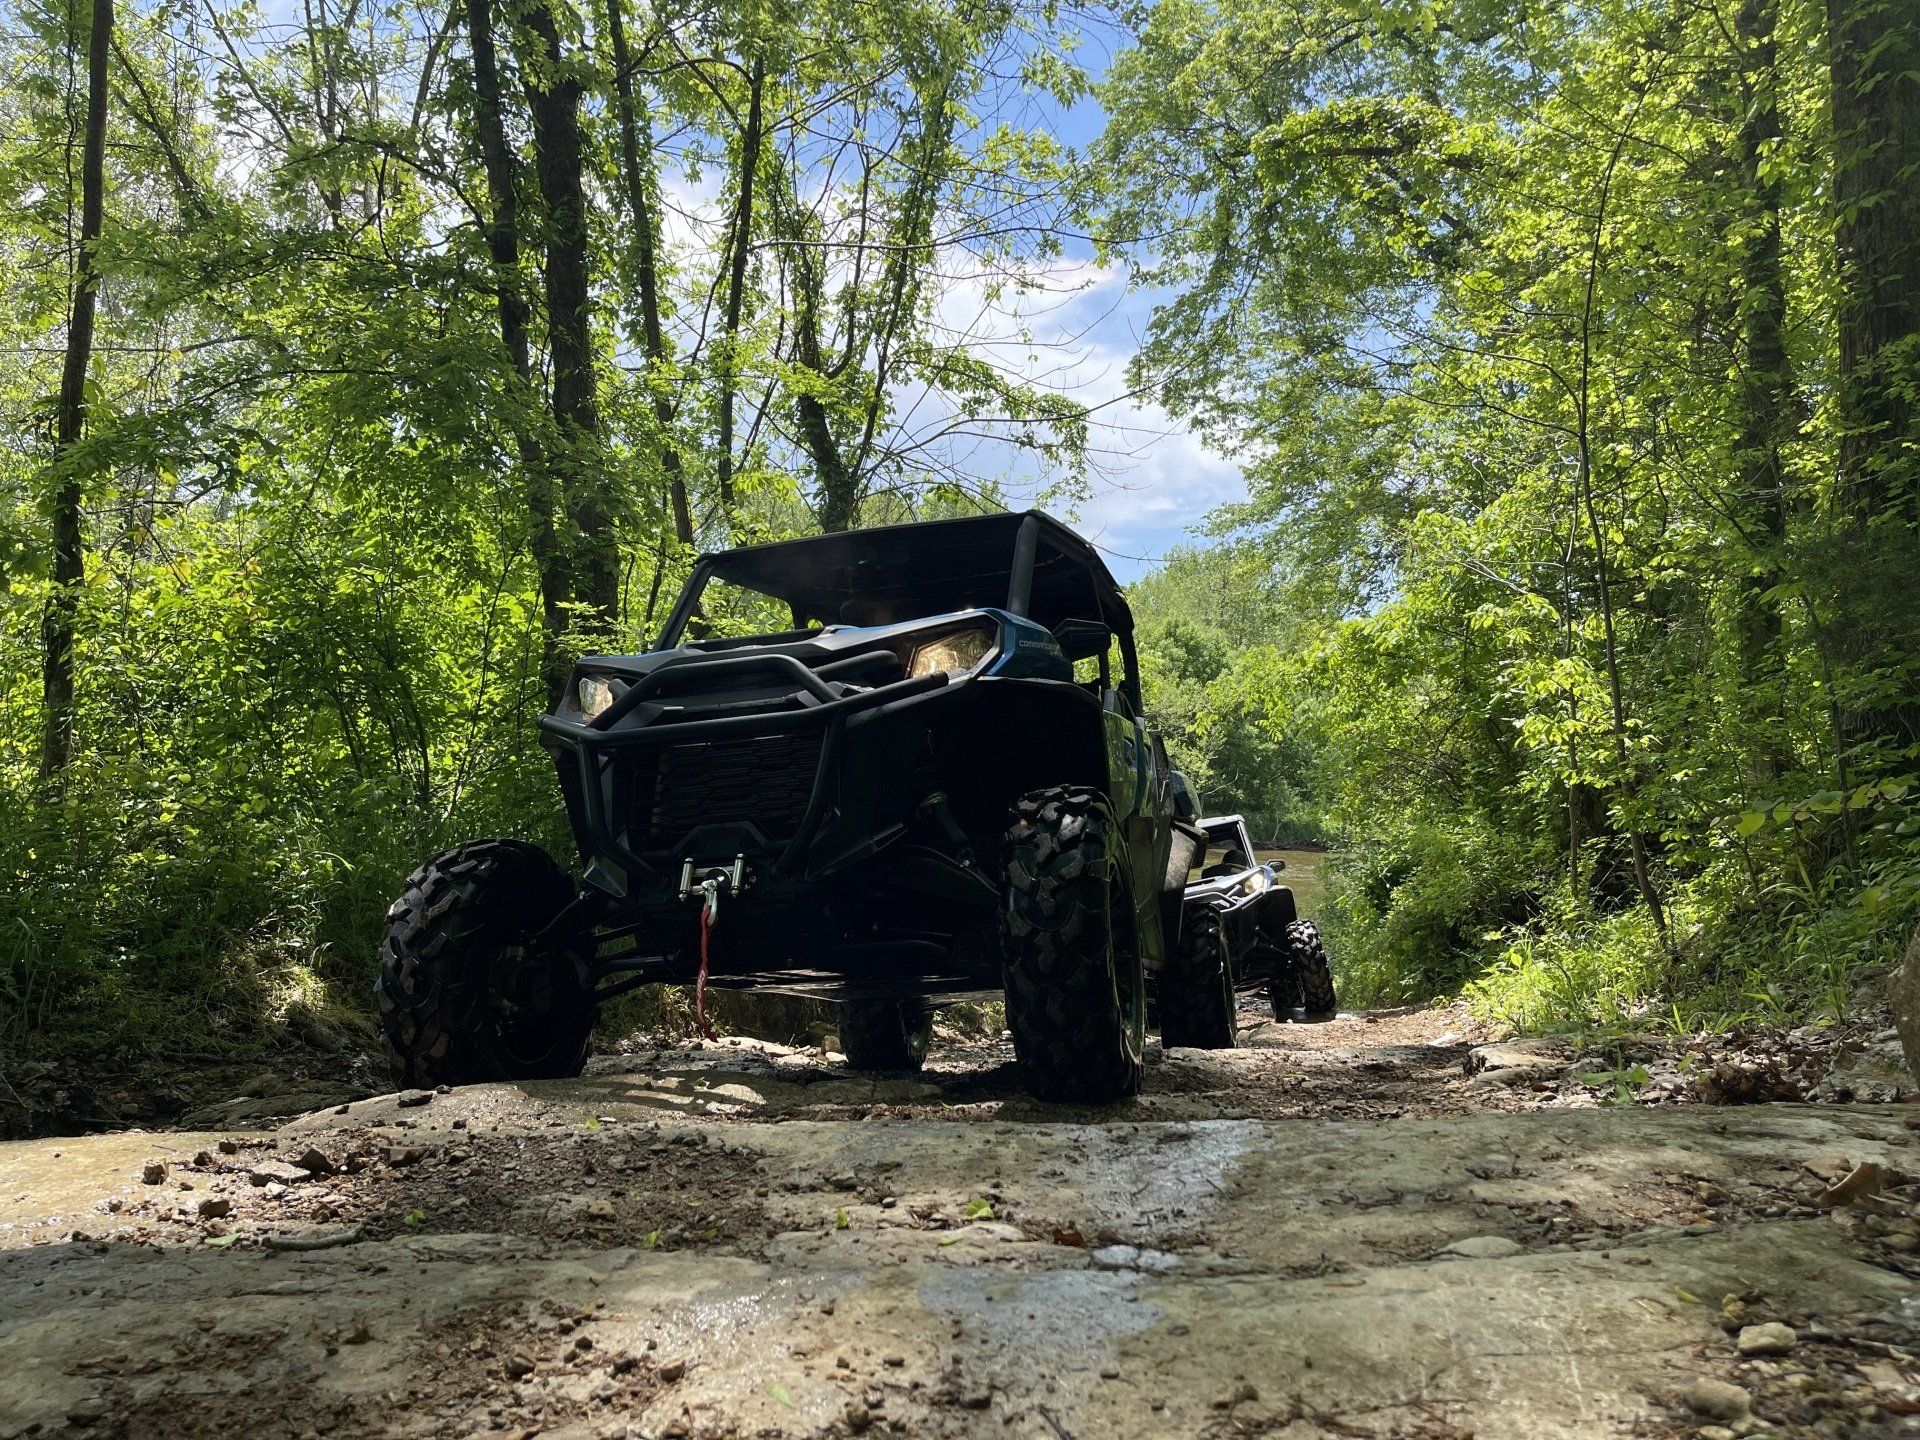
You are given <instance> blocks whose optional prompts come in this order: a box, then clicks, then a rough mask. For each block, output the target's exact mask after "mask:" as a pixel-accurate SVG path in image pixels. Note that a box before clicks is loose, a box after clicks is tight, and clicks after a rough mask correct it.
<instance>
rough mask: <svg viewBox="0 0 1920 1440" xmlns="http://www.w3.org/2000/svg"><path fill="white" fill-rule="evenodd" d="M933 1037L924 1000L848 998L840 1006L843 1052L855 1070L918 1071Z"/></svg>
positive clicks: (849, 1064) (931, 1018) (928, 1012)
mask: <svg viewBox="0 0 1920 1440" xmlns="http://www.w3.org/2000/svg"><path fill="white" fill-rule="evenodd" d="M932 1039H933V1011H932V1009H931V1008H930V1007H929V1006H928V1005H927V1003H926V1002H925V1001H924V1000H848V1001H846V1002H845V1003H843V1004H842V1005H841V1006H840V1051H841V1053H842V1054H844V1055H845V1056H846V1057H847V1065H848V1067H849V1068H851V1069H854V1070H918V1069H919V1068H920V1067H921V1065H923V1064H925V1063H926V1058H927V1046H928V1044H929V1042H931V1041H932Z"/></svg>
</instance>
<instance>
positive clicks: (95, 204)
mask: <svg viewBox="0 0 1920 1440" xmlns="http://www.w3.org/2000/svg"><path fill="white" fill-rule="evenodd" d="M112 45H113V0H93V24H92V28H91V31H90V33H89V34H88V37H87V123H86V130H85V134H84V137H83V139H82V141H81V152H80V244H79V253H78V254H77V255H76V256H75V259H74V273H73V303H72V307H71V309H70V310H69V312H68V316H67V352H66V358H65V362H64V363H63V364H62V366H61V368H60V400H59V408H58V409H57V411H56V412H55V417H54V441H53V463H52V467H51V468H52V472H53V477H54V492H53V527H52V528H53V591H52V593H51V594H50V595H49V596H48V597H47V608H46V611H45V613H44V614H43V615H42V617H41V627H40V630H41V642H42V646H43V649H44V657H43V659H44V666H43V671H42V675H41V703H42V708H43V710H44V727H45V728H44V730H43V732H42V735H41V745H40V773H41V774H42V775H47V776H51V775H55V774H58V773H59V772H60V771H62V770H64V769H66V767H67V765H68V763H69V762H70V761H71V760H72V759H73V642H74V629H75V622H76V618H77V616H78V613H79V608H80V587H81V584H82V582H83V581H84V579H85V574H86V564H85V562H86V556H85V552H84V551H83V549H82V538H81V531H80V498H81V488H80V473H79V467H78V463H77V460H76V457H75V456H74V454H73V451H74V450H75V448H76V447H77V446H78V445H79V443H80V437H81V435H82V434H83V433H84V432H85V430H86V424H87V369H88V367H89V366H90V365H91V364H92V362H93V319H94V309H95V306H96V304H97V303H98V300H99V291H100V275H99V270H98V268H97V265H96V257H95V255H94V248H95V245H96V243H97V242H98V241H99V239H100V227H101V223H102V221H103V220H104V218H105V213H106V155H107V56H108V54H109V53H110V51H111V49H112Z"/></svg>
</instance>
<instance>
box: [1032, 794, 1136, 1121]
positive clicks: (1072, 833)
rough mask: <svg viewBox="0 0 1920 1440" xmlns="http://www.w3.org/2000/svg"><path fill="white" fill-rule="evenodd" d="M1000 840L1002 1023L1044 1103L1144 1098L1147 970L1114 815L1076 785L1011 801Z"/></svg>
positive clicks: (1100, 1101)
mask: <svg viewBox="0 0 1920 1440" xmlns="http://www.w3.org/2000/svg"><path fill="white" fill-rule="evenodd" d="M1013 814H1014V820H1013V825H1012V828H1010V829H1009V830H1008V831H1007V835H1006V843H1005V847H1004V857H1005V863H1006V876H1007V905H1006V910H1005V922H1006V923H1005V937H1004V938H1005V945H1006V982H1007V1028H1008V1029H1010V1030H1011V1031H1012V1032H1013V1050H1014V1054H1015V1055H1016V1056H1018V1057H1019V1060H1020V1062H1021V1064H1022V1065H1023V1066H1024V1067H1025V1068H1026V1072H1027V1077H1028V1084H1029V1086H1030V1088H1031V1089H1032V1090H1033V1093H1034V1094H1036V1095H1038V1096H1039V1097H1040V1098H1041V1099H1043V1100H1073V1101H1081V1102H1084V1103H1091V1104H1104V1103H1106V1102H1108V1101H1111V1100H1118V1099H1120V1098H1121V1097H1122V1096H1126V1095H1137V1094H1139V1093H1140V1056H1141V1051H1142V1049H1143V1048H1144V1045H1145V1038H1146V1010H1147V1004H1146V975H1145V972H1144V971H1143V970H1142V968H1141V958H1140V947H1139V944H1138V942H1137V940H1136V938H1135V935H1134V912H1133V893H1132V887H1131V885H1130V884H1129V882H1128V874H1127V864H1126V851H1125V848H1124V846H1123V844H1122V841H1121V835H1120V826H1119V822H1118V821H1116V820H1115V819H1114V818H1113V813H1112V812H1111V811H1110V810H1109V809H1108V808H1107V802H1106V800H1105V799H1104V798H1103V797H1102V796H1100V795H1098V794H1096V793H1094V792H1092V791H1090V790H1083V789H1079V788H1077V787H1067V788H1062V789H1055V790H1039V791H1035V792H1034V793H1033V794H1031V795H1028V796H1026V797H1025V798H1024V799H1022V800H1021V801H1020V802H1019V804H1017V805H1015V806H1014V811H1013Z"/></svg>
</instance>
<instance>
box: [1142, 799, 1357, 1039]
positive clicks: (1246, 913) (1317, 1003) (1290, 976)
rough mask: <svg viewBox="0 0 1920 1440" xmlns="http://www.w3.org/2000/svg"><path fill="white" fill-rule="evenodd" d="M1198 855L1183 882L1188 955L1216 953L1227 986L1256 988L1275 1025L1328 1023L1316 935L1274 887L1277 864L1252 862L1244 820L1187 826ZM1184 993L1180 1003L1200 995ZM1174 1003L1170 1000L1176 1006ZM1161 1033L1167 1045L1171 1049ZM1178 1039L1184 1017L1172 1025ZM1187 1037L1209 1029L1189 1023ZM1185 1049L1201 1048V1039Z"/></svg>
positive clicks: (1330, 991) (1290, 898)
mask: <svg viewBox="0 0 1920 1440" xmlns="http://www.w3.org/2000/svg"><path fill="white" fill-rule="evenodd" d="M1193 828H1194V829H1196V830H1197V831H1198V832H1199V838H1200V841H1201V849H1200V852H1199V853H1198V854H1197V855H1196V856H1195V858H1194V867H1193V870H1192V871H1191V872H1190V874H1189V876H1188V881H1187V890H1186V905H1185V910H1186V913H1185V916H1184V919H1183V922H1182V927H1181V933H1182V935H1183V937H1184V939H1183V943H1184V944H1185V946H1186V947H1187V948H1188V949H1189V950H1195V951H1206V950H1209V949H1212V948H1218V949H1219V950H1221V951H1223V952H1224V954H1225V956H1226V968H1227V971H1228V973H1229V974H1230V975H1231V976H1232V977H1233V988H1234V989H1236V990H1240V991H1249V992H1251V991H1259V990H1264V991H1265V992H1266V994H1267V998H1268V1003H1269V1004H1270V1005H1272V1007H1273V1016H1274V1019H1276V1020H1282V1021H1286V1020H1297V1021H1318V1020H1330V1019H1332V1018H1333V1016H1334V1013H1335V1006H1336V1004H1337V999H1336V996H1335V993H1334V984H1333V968H1332V966H1331V965H1330V964H1329V963H1328V961H1327V951H1326V946H1325V945H1324V944H1322V943H1321V939H1320V930H1319V927H1317V926H1316V925H1315V924H1314V923H1313V922H1312V921H1311V920H1303V919H1301V918H1300V911H1299V907H1298V906H1297V905H1296V904H1295V902H1294V895H1293V891H1292V890H1291V889H1289V888H1288V887H1287V886H1285V885H1283V884H1281V883H1280V871H1281V870H1282V869H1283V868H1284V867H1283V862H1281V861H1279V860H1278V859H1274V860H1265V861H1262V860H1257V859H1255V858H1254V857H1255V851H1254V848H1253V841H1252V839H1251V837H1250V836H1249V835H1248V834H1247V825H1246V821H1245V820H1244V819H1242V818H1241V817H1240V816H1238V815H1220V816H1215V817H1212V818H1209V819H1204V820H1199V821H1196V822H1194V826H1193ZM1200 993H1201V992H1199V991H1198V990H1197V989H1196V988H1194V987H1188V988H1187V990H1185V991H1184V992H1182V994H1183V996H1184V1002H1185V1003H1187V1004H1192V1003H1193V997H1195V996H1197V995H1198V994H1200ZM1181 1003H1182V1001H1180V1000H1176V1002H1175V1004H1176V1007H1177V1006H1179V1005H1180V1004H1181ZM1167 1018H1169V1017H1163V1019H1162V1030H1163V1032H1164V1033H1167V1035H1168V1039H1167V1043H1168V1044H1174V1043H1177V1042H1176V1041H1175V1040H1173V1039H1172V1038H1171V1032H1166V1021H1167ZM1179 1026H1180V1028H1181V1029H1182V1033H1185V1023H1184V1019H1183V1020H1182V1021H1181V1022H1179ZM1193 1033H1194V1034H1196V1035H1200V1036H1205V1035H1208V1034H1210V1033H1212V1032H1211V1031H1209V1030H1207V1029H1206V1028H1205V1027H1204V1026H1203V1025H1199V1024H1195V1025H1194V1027H1193ZM1187 1043H1191V1044H1202V1043H1205V1041H1204V1040H1202V1039H1196V1040H1193V1041H1190V1042H1187Z"/></svg>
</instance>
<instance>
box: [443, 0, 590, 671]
mask: <svg viewBox="0 0 1920 1440" xmlns="http://www.w3.org/2000/svg"><path fill="white" fill-rule="evenodd" d="M466 20H467V44H468V48H469V49H470V50H471V51H472V54H473V95H474V130H475V133H476V135H477V137H478V139H479V141H480V161H481V165H482V166H483V167H484V169H485V170H486V175H487V204H488V209H489V211H490V213H489V214H488V215H487V217H486V232H487V253H488V254H489V256H491V258H492V260H493V284H494V292H495V294H496V296H497V298H498V307H499V313H500V344H501V347H502V348H503V349H504V350H505V351H506V352H507V362H508V364H509V365H511V366H512V367H513V375H514V379H515V394H514V396H513V403H512V406H511V414H510V415H509V417H508V421H509V423H510V424H511V425H512V427H513V439H514V447H515V450H516V452H517V453H518V455H519V458H520V473H521V481H522V483H523V484H524V485H525V486H526V487H527V509H528V512H529V515H530V518H531V520H532V530H533V534H532V550H533V558H534V568H535V569H536V570H537V571H538V574H539V579H540V610H541V622H542V628H543V633H544V638H545V656H544V660H543V664H542V669H543V671H544V672H545V674H546V678H547V683H548V686H549V687H550V688H552V689H555V690H557V687H558V686H559V685H561V684H563V683H565V679H566V676H565V674H564V670H565V665H564V661H563V659H562V658H561V655H560V637H561V635H563V634H564V633H565V631H566V628H567V576H566V573H565V568H564V566H563V565H562V564H561V558H560V555H559V553H558V549H559V547H558V537H557V536H556V534H555V532H554V510H555V508H556V507H555V504H554V494H553V478H552V476H551V475H550V474H549V473H548V471H547V459H546V455H545V454H544V453H543V451H542V449H541V446H540V441H539V436H538V432H537V426H536V422H535V417H534V414H533V409H534V399H533V357H532V348H533V347H532V342H531V341H530V340H529V338H528V312H529V306H528V304H527V296H526V291H525V290H524V288H523V283H522V276H521V272H520V188H519V187H520V180H519V173H518V172H519V163H518V160H517V158H516V157H515V155H514V153H513V146H512V144H511V142H510V141H509V140H508V139H507V123H506V99H505V96H504V93H503V91H502V89H501V84H500V58H499V51H498V46H497V44H496V42H495V40H494V33H493V6H492V0H466Z"/></svg>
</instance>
